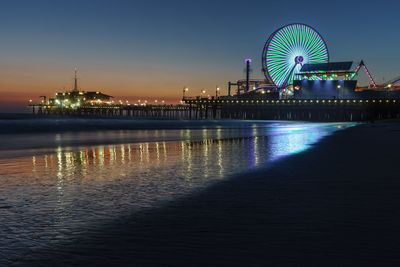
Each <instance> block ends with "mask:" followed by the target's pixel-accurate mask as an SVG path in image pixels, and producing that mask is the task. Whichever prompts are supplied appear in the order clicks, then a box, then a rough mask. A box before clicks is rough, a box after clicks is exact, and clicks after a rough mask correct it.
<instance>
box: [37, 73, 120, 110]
mask: <svg viewBox="0 0 400 267" xmlns="http://www.w3.org/2000/svg"><path fill="white" fill-rule="evenodd" d="M112 99H113V97H112V96H110V95H107V94H104V93H102V92H100V91H81V90H79V88H78V75H77V70H76V69H75V79H74V88H73V89H72V90H71V91H66V92H58V93H56V95H55V97H54V98H49V100H48V101H46V99H45V98H44V100H43V101H42V102H45V103H43V104H45V105H48V106H49V107H51V108H71V109H75V108H79V107H81V106H104V105H112V104H113V103H114V101H113V100H112ZM46 102H47V103H46Z"/></svg>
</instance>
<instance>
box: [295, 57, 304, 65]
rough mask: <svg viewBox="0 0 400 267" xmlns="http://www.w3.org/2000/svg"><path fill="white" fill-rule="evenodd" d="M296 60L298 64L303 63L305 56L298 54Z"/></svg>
mask: <svg viewBox="0 0 400 267" xmlns="http://www.w3.org/2000/svg"><path fill="white" fill-rule="evenodd" d="M294 62H295V63H296V64H302V63H303V62H304V57H303V56H297V57H295V59H294Z"/></svg>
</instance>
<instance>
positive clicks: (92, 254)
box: [17, 123, 400, 266]
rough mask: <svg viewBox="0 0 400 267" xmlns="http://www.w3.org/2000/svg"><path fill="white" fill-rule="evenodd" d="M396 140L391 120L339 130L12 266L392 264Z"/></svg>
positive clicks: (398, 130) (399, 129) (398, 185)
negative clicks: (268, 165) (298, 150)
mask: <svg viewBox="0 0 400 267" xmlns="http://www.w3.org/2000/svg"><path fill="white" fill-rule="evenodd" d="M399 137H400V124H393V123H386V124H385V123H381V124H375V125H360V126H357V127H354V128H350V129H347V130H344V131H339V132H337V133H335V134H334V135H332V136H329V137H327V138H325V139H324V140H322V141H321V142H320V143H318V144H317V145H315V146H314V147H313V148H312V149H310V150H309V151H307V152H305V153H302V154H298V155H294V156H291V157H288V158H285V159H283V160H281V161H279V162H277V163H276V164H274V166H273V167H271V168H269V169H264V170H263V169H261V170H256V171H252V172H249V173H244V174H242V175H239V176H235V177H233V178H232V179H228V180H227V181H226V182H221V183H218V184H216V185H214V186H211V187H210V188H208V189H206V190H205V191H202V192H198V193H196V194H194V195H191V196H188V197H185V198H183V199H180V200H177V201H175V202H172V203H169V204H167V205H166V206H164V207H162V208H159V209H155V210H150V211H147V212H143V213H141V214H139V215H132V216H131V217H128V218H117V219H116V221H115V223H114V224H109V225H104V226H102V227H101V228H100V229H95V230H93V232H91V233H87V234H85V236H82V237H81V238H80V239H79V240H76V242H73V243H71V244H65V245H62V246H55V247H52V248H49V249H48V250H41V251H37V252H36V253H35V254H34V255H29V256H28V255H27V258H25V259H24V260H23V261H22V262H19V263H20V264H21V265H35V264H37V265H41V266H50V265H54V263H57V265H58V266H67V265H74V266H84V265H87V264H90V265H91V266H103V265H134V266H159V265H168V266H205V265H206V266H232V265H243V266H260V265H279V266H281V265H294V264H300V265H306V264H307V265H326V264H328V265H333V266H338V265H340V266H342V265H353V266H354V265H371V264H372V265H374V264H375V265H379V266H387V265H394V264H399V263H400V256H398V249H399V248H400V245H398V240H399V239H400V232H399V231H398V225H399V223H400V216H398V210H399V208H400V197H399V196H398V192H399V191H400V180H399V179H398V175H399V174H400V166H399V164H397V161H398V159H397V155H398V148H399V147H400V139H399ZM383 169H384V170H385V171H384V172H383V171H382V170H383ZM17 263H18V262H17Z"/></svg>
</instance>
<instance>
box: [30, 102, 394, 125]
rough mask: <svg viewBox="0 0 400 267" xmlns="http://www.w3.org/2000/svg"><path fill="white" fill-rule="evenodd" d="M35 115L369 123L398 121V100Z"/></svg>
mask: <svg viewBox="0 0 400 267" xmlns="http://www.w3.org/2000/svg"><path fill="white" fill-rule="evenodd" d="M30 107H31V108H32V113H33V114H36V115H42V116H43V115H50V116H51V115H59V116H79V117H115V118H149V119H150V118H152V119H187V120H204V119H210V120H218V119H245V120H299V121H326V122H329V121H371V120H384V119H398V118H400V99H371V100H355V99H340V100H339V99H336V100H324V99H323V100H321V99H309V100H296V99H289V100H271V99H240V98H236V97H232V98H230V99H218V98H211V99H206V98H203V99H201V98H184V99H183V104H180V105H143V106H132V105H130V106H129V105H103V106H99V105H96V106H90V105H88V106H81V107H77V108H73V109H72V108H59V107H55V106H50V105H45V104H32V105H30Z"/></svg>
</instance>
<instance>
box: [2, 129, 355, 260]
mask: <svg viewBox="0 0 400 267" xmlns="http://www.w3.org/2000/svg"><path fill="white" fill-rule="evenodd" d="M347 126H350V125H349V124H293V123H290V124H287V125H286V124H284V123H282V124H279V125H276V124H274V126H273V127H269V126H267V127H254V128H250V129H239V130H238V129H234V130H232V129H218V128H216V129H203V130H181V131H174V135H178V136H179V137H180V138H181V140H182V141H170V142H163V141H154V142H141V143H122V144H117V145H97V146H81V147H77V148H70V147H67V146H64V147H63V146H60V147H58V148H57V149H55V150H54V151H48V152H46V153H43V152H41V153H37V154H35V153H33V155H32V151H29V153H28V152H27V154H26V155H25V156H20V157H17V158H12V159H6V158H4V157H3V158H2V159H0V181H1V184H0V217H1V221H0V236H1V237H2V238H1V239H0V258H4V259H7V258H8V257H17V256H18V253H22V251H23V250H27V249H35V248H39V247H45V246H50V245H51V244H54V243H57V242H60V241H65V240H68V239H71V238H73V237H74V236H79V235H81V234H82V233H83V232H84V231H85V229H89V228H90V227H91V226H95V225H97V224H98V223H99V222H100V223H104V222H106V221H108V220H113V219H116V218H118V217H119V216H123V215H126V214H130V213H132V212H135V211H139V210H141V209H143V208H152V207H157V206H158V205H159V204H160V203H162V202H163V201H166V200H171V199H174V198H177V197H179V196H183V195H185V194H188V193H190V192H193V191H194V190H200V189H201V188H204V187H205V186H209V185H210V184H212V183H213V182H215V181H218V180H221V179H225V178H227V177H229V176H231V175H233V174H236V173H240V172H243V171H246V170H247V169H251V168H256V167H264V166H268V165H269V164H271V163H272V162H273V161H275V160H277V159H279V158H282V157H284V156H287V155H291V154H294V153H300V152H302V151H304V150H306V149H307V148H308V147H309V146H310V144H313V143H316V142H317V141H318V140H320V139H321V138H322V137H324V136H327V135H329V134H331V133H333V132H334V131H336V130H338V129H339V128H341V127H347ZM146 132H148V135H149V136H151V138H150V139H152V138H153V137H155V136H156V137H157V136H158V135H160V134H161V136H163V137H164V136H168V134H169V132H168V131H146ZM130 134H131V135H135V131H131V132H130ZM106 135H107V134H106ZM141 135H143V131H141ZM99 136H101V134H100V135H99ZM199 136H201V138H199ZM194 137H195V138H194ZM63 138H64V137H63V136H62V135H57V136H56V139H63ZM68 138H71V137H70V136H68ZM75 138H78V139H79V138H83V139H84V138H86V137H85V135H84V134H79V135H77V136H76V137H75ZM156 140H158V139H157V138H156ZM243 179H245V178H243ZM0 263H1V261H0Z"/></svg>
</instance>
